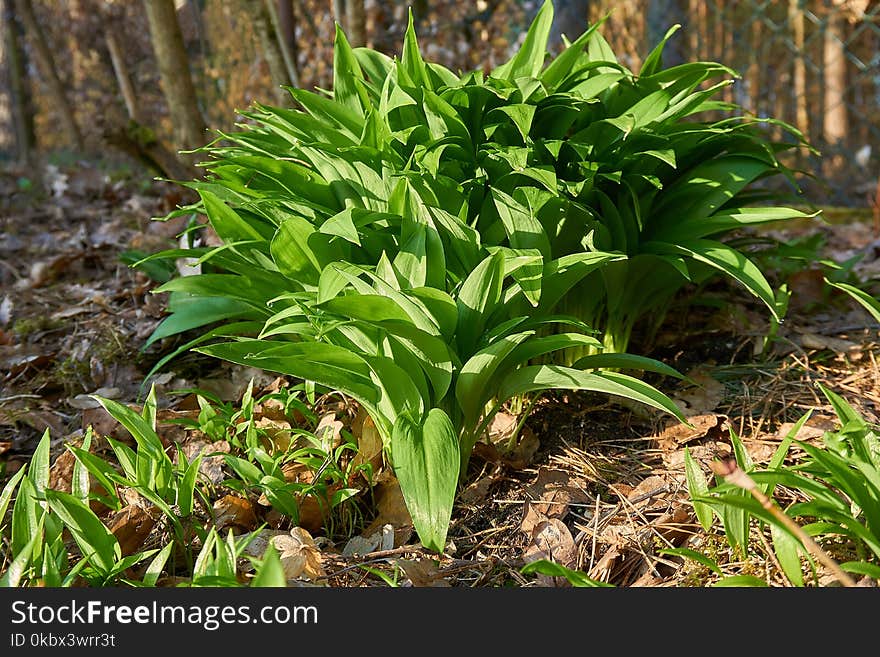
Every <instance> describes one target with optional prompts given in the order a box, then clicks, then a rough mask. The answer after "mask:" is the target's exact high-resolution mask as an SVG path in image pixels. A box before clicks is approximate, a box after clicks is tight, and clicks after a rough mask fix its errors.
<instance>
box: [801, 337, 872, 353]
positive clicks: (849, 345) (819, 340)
mask: <svg viewBox="0 0 880 657" xmlns="http://www.w3.org/2000/svg"><path fill="white" fill-rule="evenodd" d="M797 341H798V342H799V343H800V345H801V346H802V347H803V348H804V349H817V350H824V349H828V350H830V351H833V352H834V353H836V354H847V355H849V356H850V357H852V356H853V355H854V354H856V353H858V354H859V355H860V354H861V348H862V346H861V345H860V344H857V343H855V342H852V341H850V340H843V339H841V338H833V337H830V336H827V335H819V334H817V333H811V332H809V331H804V332H802V333H800V334H799V335H798V336H797Z"/></svg>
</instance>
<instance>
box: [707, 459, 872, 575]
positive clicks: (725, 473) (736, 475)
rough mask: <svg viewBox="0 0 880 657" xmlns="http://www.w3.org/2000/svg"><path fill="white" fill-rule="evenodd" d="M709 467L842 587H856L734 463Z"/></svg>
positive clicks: (716, 462) (730, 461) (729, 461)
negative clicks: (749, 498) (781, 527)
mask: <svg viewBox="0 0 880 657" xmlns="http://www.w3.org/2000/svg"><path fill="white" fill-rule="evenodd" d="M710 467H711V468H712V471H713V472H714V473H715V474H716V475H718V476H720V477H724V480H725V481H727V482H729V483H731V484H733V485H734V486H738V487H739V488H742V489H743V490H746V491H748V492H749V493H751V494H752V497H754V498H755V499H756V500H758V502H759V503H760V505H761V506H762V507H764V508H765V509H766V510H767V511H768V512H770V513H771V514H772V515H773V517H774V518H776V519H777V520H778V521H779V522H780V523H782V524H783V525H785V527H786V528H787V529H788V530H789V531H791V532H792V533H793V534H794V535H795V536H797V537H798V538H799V539H800V540H801V542H802V543H803V544H804V547H806V548H807V550H809V551H810V553H811V554H812V555H813V556H814V557H816V559H818V560H819V561H821V562H822V563H823V564H824V565H825V566H826V567H827V568H828V569H829V570H830V571H831V572H832V573H834V576H835V577H836V578H837V580H838V581H839V582H840V583H841V584H843V585H844V586H857V584H856V582H855V580H854V579H853V578H852V577H850V576H849V575H848V574H847V573H846V572H845V571H844V570H843V569H842V568H841V567H840V565H839V564H838V563H837V562H836V561H835V560H834V559H832V558H831V557H830V556H829V555H828V553H827V552H825V550H823V549H822V548H821V547H819V544H818V543H816V541H814V540H813V537H812V536H810V535H809V534H807V532H805V531H804V530H803V528H801V526H800V525H799V524H797V523H796V522H795V521H794V520H792V519H791V518H789V517H788V516H787V515H786V514H785V512H784V511H783V510H782V509H780V508H779V507H778V506H777V505H776V504H774V503H773V500H772V499H770V498H769V497H767V496H766V495H764V493H762V492H761V489H760V488H758V484H756V483H755V481H754V480H753V479H752V478H751V477H749V475H747V474H746V473H745V471H744V470H742V468H740V467H739V466H738V465H737V464H736V461H733V460H728V461H723V462H722V461H714V462H712V463H711V464H710Z"/></svg>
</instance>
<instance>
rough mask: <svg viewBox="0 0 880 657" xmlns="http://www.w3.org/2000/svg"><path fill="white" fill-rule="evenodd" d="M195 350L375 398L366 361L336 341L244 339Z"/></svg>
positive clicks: (369, 399) (370, 399) (360, 397)
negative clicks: (325, 342)
mask: <svg viewBox="0 0 880 657" xmlns="http://www.w3.org/2000/svg"><path fill="white" fill-rule="evenodd" d="M196 351H198V352H200V353H203V354H207V355H208V356H214V357H216V358H222V359H224V360H228V361H231V362H233V363H238V364H239V365H246V366H250V367H260V368H263V369H266V370H271V371H275V372H279V373H281V374H287V375H290V376H296V377H299V378H301V379H306V380H308V381H314V382H316V383H319V384H321V385H325V386H327V387H328V388H330V389H332V390H339V391H341V392H345V393H347V394H349V395H351V396H352V397H354V398H355V399H358V400H359V401H362V402H366V403H369V404H375V403H376V401H377V398H376V388H375V385H374V383H373V380H372V378H371V370H370V367H369V365H367V363H366V361H365V360H364V359H363V358H362V357H361V356H359V355H357V354H355V353H352V352H351V351H349V350H348V349H345V348H343V347H338V346H336V345H331V344H323V343H320V342H300V343H293V342H290V343H288V342H276V341H268V340H252V339H246V340H240V341H237V342H223V343H219V344H214V345H209V346H206V347H199V348H197V349H196Z"/></svg>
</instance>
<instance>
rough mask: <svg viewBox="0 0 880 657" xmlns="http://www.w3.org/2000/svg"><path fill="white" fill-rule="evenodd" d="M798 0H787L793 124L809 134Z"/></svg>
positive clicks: (802, 29)
mask: <svg viewBox="0 0 880 657" xmlns="http://www.w3.org/2000/svg"><path fill="white" fill-rule="evenodd" d="M799 4H800V2H799V0H788V22H789V24H790V25H791V32H792V40H793V41H794V48H795V51H796V52H795V55H794V61H793V62H792V66H793V68H794V70H793V71H792V75H793V77H794V84H793V85H792V93H793V94H794V99H793V100H794V107H795V119H794V124H795V126H796V127H797V129H798V130H800V131H801V132H803V133H804V135H806V136H809V134H810V123H809V115H808V113H807V67H806V65H805V63H804V57H805V56H806V53H805V52H804V12H803V10H802V9H801V8H800V7H799Z"/></svg>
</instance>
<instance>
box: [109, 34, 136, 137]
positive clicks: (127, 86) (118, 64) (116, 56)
mask: <svg viewBox="0 0 880 657" xmlns="http://www.w3.org/2000/svg"><path fill="white" fill-rule="evenodd" d="M115 30H116V26H115V25H112V24H111V25H108V26H107V28H106V30H105V32H104V41H105V42H106V43H107V50H109V51H110V61H111V63H112V64H113V73H114V74H115V75H116V82H117V84H118V85H119V91H120V92H121V93H122V100H123V101H124V102H125V110H126V111H127V112H128V118H130V119H131V120H132V121H136V122H137V123H142V122H143V121H142V119H141V113H140V108H139V107H138V102H137V95H136V94H135V91H134V85H132V83H131V76H130V75H129V73H128V66H127V65H126V63H125V53H124V52H123V51H122V48H121V47H120V46H119V41H118V40H117V39H116V34H115Z"/></svg>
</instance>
